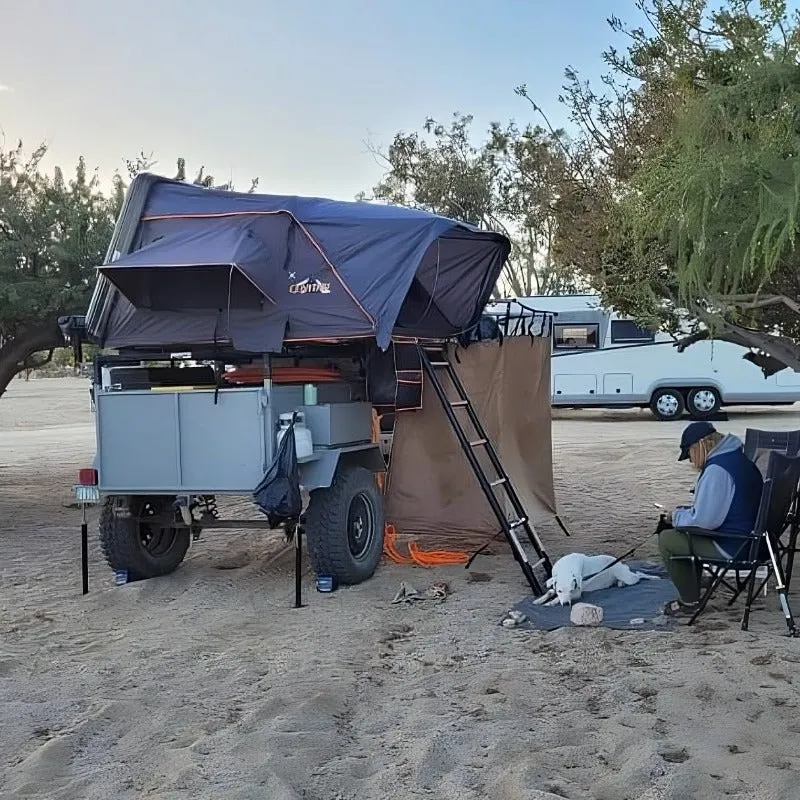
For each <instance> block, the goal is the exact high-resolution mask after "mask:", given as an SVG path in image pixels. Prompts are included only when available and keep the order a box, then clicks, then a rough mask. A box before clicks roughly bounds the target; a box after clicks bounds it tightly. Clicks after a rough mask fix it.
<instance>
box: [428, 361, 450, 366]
mask: <svg viewBox="0 0 800 800" xmlns="http://www.w3.org/2000/svg"><path fill="white" fill-rule="evenodd" d="M430 365H431V366H432V367H449V366H450V362H449V361H431V362H430Z"/></svg>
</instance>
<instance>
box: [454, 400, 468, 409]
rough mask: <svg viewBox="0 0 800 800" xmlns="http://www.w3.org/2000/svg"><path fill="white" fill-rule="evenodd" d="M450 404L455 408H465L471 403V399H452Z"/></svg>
mask: <svg viewBox="0 0 800 800" xmlns="http://www.w3.org/2000/svg"><path fill="white" fill-rule="evenodd" d="M450 405H451V406H452V407H453V408H465V407H466V406H468V405H469V400H451V401H450Z"/></svg>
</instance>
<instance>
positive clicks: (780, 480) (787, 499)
mask: <svg viewBox="0 0 800 800" xmlns="http://www.w3.org/2000/svg"><path fill="white" fill-rule="evenodd" d="M799 489H800V456H795V457H793V458H790V457H788V456H784V455H782V454H781V453H777V452H771V453H770V455H769V462H768V466H767V476H766V479H765V480H764V488H763V490H762V492H761V502H760V504H759V508H758V514H757V516H756V522H755V525H754V526H753V530H752V531H751V532H750V533H749V534H746V535H742V536H737V537H733V536H732V537H730V538H736V539H739V540H740V542H741V543H740V545H739V547H738V549H737V551H736V553H735V554H733V556H732V557H730V558H727V557H725V556H723V555H722V554H721V553H720V556H719V558H708V557H706V556H703V557H702V558H700V557H698V556H696V555H689V556H676V557H675V558H676V559H686V558H688V559H690V560H691V561H692V562H694V564H695V565H696V566H697V567H698V569H701V570H705V571H707V572H709V573H710V574H711V583H710V585H709V586H708V588H707V589H706V591H705V592H704V593H703V596H702V597H701V598H700V603H699V604H698V607H697V610H696V611H695V613H694V614H693V615H692V617H691V619H690V620H689V623H688V624H689V625H691V624H693V623H694V622H695V620H696V619H697V618H698V617H699V616H700V614H702V613H703V611H704V610H705V608H706V606H707V604H708V601H709V600H710V599H711V597H712V596H713V595H714V593H715V592H716V591H717V589H718V588H719V587H720V586H721V585H724V586H726V587H727V588H729V589H730V590H731V591H732V592H733V598H732V599H731V601H730V602H729V605H730V604H731V603H733V602H734V601H735V600H736V598H737V597H739V595H740V594H741V593H742V592H743V591H744V590H745V589H746V590H747V600H746V602H745V609H744V613H743V615H742V630H743V631H746V630H747V626H748V623H749V620H750V609H751V607H752V604H753V599H754V598H755V596H756V595H757V594H758V591H760V589H761V588H762V587H763V586H764V585H765V584H766V581H767V580H768V579H769V577H770V575H774V576H775V582H776V590H777V593H778V597H779V600H780V604H781V610H782V611H783V615H784V617H785V619H786V625H787V627H788V628H789V635H790V636H795V635H797V632H796V630H795V622H794V617H793V616H792V611H791V609H790V607H789V600H788V598H787V592H786V574H785V570H784V566H783V564H782V562H781V557H780V552H781V551H780V550H779V548H778V542H779V541H780V540H781V537H782V536H784V534H786V533H787V531H788V533H789V541H788V542H787V547H789V548H791V551H793V550H794V548H795V546H796V540H797V504H798V490H799ZM678 530H679V531H680V532H681V533H684V534H686V535H687V537H688V539H689V548H690V550H691V549H692V539H695V538H699V537H701V536H703V537H713V536H715V535H716V534H715V532H714V531H709V530H705V529H703V528H680V529H678ZM759 567H766V568H767V577H766V578H765V579H764V580H763V581H762V583H761V585H760V586H759V590H758V591H757V590H756V571H757V570H758V568H759ZM730 573H734V574H735V575H736V584H735V587H734V585H732V584H731V583H730V582H729V581H728V580H727V578H728V575H729V574H730ZM742 573H746V574H747V577H746V578H744V579H742V578H741V574H742Z"/></svg>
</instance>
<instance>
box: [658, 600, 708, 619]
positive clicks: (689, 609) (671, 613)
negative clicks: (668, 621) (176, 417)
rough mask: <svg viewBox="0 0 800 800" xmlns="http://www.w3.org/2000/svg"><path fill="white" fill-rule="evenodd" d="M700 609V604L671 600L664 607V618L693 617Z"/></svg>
mask: <svg viewBox="0 0 800 800" xmlns="http://www.w3.org/2000/svg"><path fill="white" fill-rule="evenodd" d="M699 607H700V603H699V602H697V603H684V602H683V600H670V601H669V603H667V604H666V605H665V606H664V616H667V617H691V616H692V614H694V612H695V611H697V609H698V608H699Z"/></svg>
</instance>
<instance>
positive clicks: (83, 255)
mask: <svg viewBox="0 0 800 800" xmlns="http://www.w3.org/2000/svg"><path fill="white" fill-rule="evenodd" d="M44 155H45V148H44V146H42V147H39V148H37V149H36V150H35V151H34V152H33V153H32V154H31V155H30V156H26V155H25V153H24V150H23V148H22V144H21V143H19V144H18V145H17V146H16V147H15V148H14V149H11V150H0V395H1V394H2V393H3V392H4V391H5V389H6V387H7V386H8V384H9V382H10V381H11V379H12V378H13V377H14V376H15V375H16V374H17V373H18V372H20V371H22V370H24V369H26V368H28V369H29V368H31V367H35V366H36V365H37V364H41V363H45V362H46V361H48V360H49V359H50V358H51V357H52V353H53V350H54V349H55V348H57V347H60V346H63V343H64V340H63V337H62V335H61V331H60V330H59V328H58V325H57V324H56V319H57V318H58V316H59V315H61V314H73V313H80V312H82V311H83V309H85V307H86V304H87V302H88V298H89V295H90V293H91V287H92V283H93V278H94V268H95V267H96V266H97V265H98V264H100V263H102V259H103V257H104V256H105V249H106V247H107V245H108V241H109V239H110V237H111V232H112V230H113V225H114V219H115V217H116V214H117V212H118V209H119V205H120V202H121V196H122V191H123V187H122V184H121V181H120V180H119V179H118V178H115V183H114V187H115V190H114V192H113V193H112V196H111V197H105V196H104V195H103V194H102V193H101V192H100V190H99V189H98V178H97V174H96V173H93V174H89V173H88V172H87V169H86V164H85V162H84V160H83V159H80V160H79V162H78V165H77V167H76V169H75V174H74V176H73V177H72V178H71V179H70V180H65V178H64V175H63V173H62V172H61V170H60V169H58V168H56V169H55V170H54V171H53V175H52V176H47V175H44V174H43V173H42V172H41V171H40V162H41V160H42V158H43V157H44ZM42 351H45V352H47V353H48V355H46V356H45V357H44V359H43V360H42V359H41V358H40V359H38V360H37V359H36V358H34V356H35V355H36V354H38V353H41V352H42Z"/></svg>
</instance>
